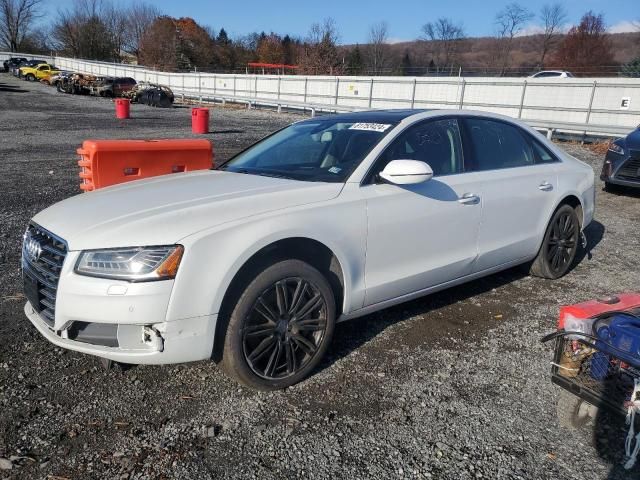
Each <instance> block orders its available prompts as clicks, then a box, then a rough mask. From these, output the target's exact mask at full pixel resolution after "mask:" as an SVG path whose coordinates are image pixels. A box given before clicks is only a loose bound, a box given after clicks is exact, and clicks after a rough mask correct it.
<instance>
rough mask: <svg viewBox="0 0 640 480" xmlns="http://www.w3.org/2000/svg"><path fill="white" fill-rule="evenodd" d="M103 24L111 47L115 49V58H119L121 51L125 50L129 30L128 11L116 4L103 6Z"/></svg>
mask: <svg viewBox="0 0 640 480" xmlns="http://www.w3.org/2000/svg"><path fill="white" fill-rule="evenodd" d="M103 16H104V20H103V21H104V24H105V26H106V28H107V30H108V32H109V34H110V36H111V40H112V42H113V48H114V50H115V57H114V58H115V59H117V60H121V59H122V53H123V52H124V50H125V45H126V43H127V36H128V30H129V12H127V11H124V10H122V9H120V8H118V7H117V6H114V5H113V4H111V3H109V4H107V5H106V6H105V8H104V12H103Z"/></svg>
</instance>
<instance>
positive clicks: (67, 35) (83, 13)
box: [52, 0, 120, 60]
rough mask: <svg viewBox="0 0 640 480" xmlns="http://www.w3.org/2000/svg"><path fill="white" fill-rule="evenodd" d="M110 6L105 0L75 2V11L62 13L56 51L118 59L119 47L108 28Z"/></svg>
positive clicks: (55, 34)
mask: <svg viewBox="0 0 640 480" xmlns="http://www.w3.org/2000/svg"><path fill="white" fill-rule="evenodd" d="M109 5H110V4H105V3H104V2H102V0H75V1H74V3H73V8H71V9H65V10H59V11H58V18H57V20H56V21H55V22H54V24H53V28H52V37H53V40H54V41H55V42H56V47H57V48H58V49H59V50H61V51H63V52H64V53H67V54H70V55H73V56H75V57H81V58H88V59H93V60H116V59H118V58H119V53H120V52H119V51H118V45H117V42H116V40H115V36H114V34H113V32H112V31H111V30H110V28H109V25H108V15H107V12H108V9H109Z"/></svg>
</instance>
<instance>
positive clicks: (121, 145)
mask: <svg viewBox="0 0 640 480" xmlns="http://www.w3.org/2000/svg"><path fill="white" fill-rule="evenodd" d="M77 152H78V154H79V155H80V160H79V161H78V165H79V166H80V178H81V179H82V183H81V184H80V189H81V190H83V191H85V192H89V191H92V190H96V189H98V188H102V187H107V186H109V185H116V184H118V183H124V182H131V181H133V180H140V179H142V178H148V177H156V176H158V175H166V174H169V173H178V172H190V171H193V170H207V169H210V168H212V167H213V166H214V154H213V145H212V143H211V142H210V141H209V140H190V139H188V140H185V139H179V140H85V141H84V142H83V143H82V147H81V148H79V149H78V150H77Z"/></svg>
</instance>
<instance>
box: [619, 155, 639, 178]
mask: <svg viewBox="0 0 640 480" xmlns="http://www.w3.org/2000/svg"><path fill="white" fill-rule="evenodd" d="M629 156H630V158H629V160H627V161H626V162H625V163H624V165H622V167H620V170H618V172H617V173H616V177H618V178H621V179H623V180H632V181H640V150H631V154H630V155H629Z"/></svg>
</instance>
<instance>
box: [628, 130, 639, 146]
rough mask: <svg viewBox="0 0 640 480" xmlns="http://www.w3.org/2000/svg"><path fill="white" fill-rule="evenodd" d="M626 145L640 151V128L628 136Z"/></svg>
mask: <svg viewBox="0 0 640 480" xmlns="http://www.w3.org/2000/svg"><path fill="white" fill-rule="evenodd" d="M625 143H626V144H627V147H629V148H632V149H634V150H640V128H636V129H635V130H634V131H633V132H631V133H630V134H629V135H627V138H626V139H625Z"/></svg>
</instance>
